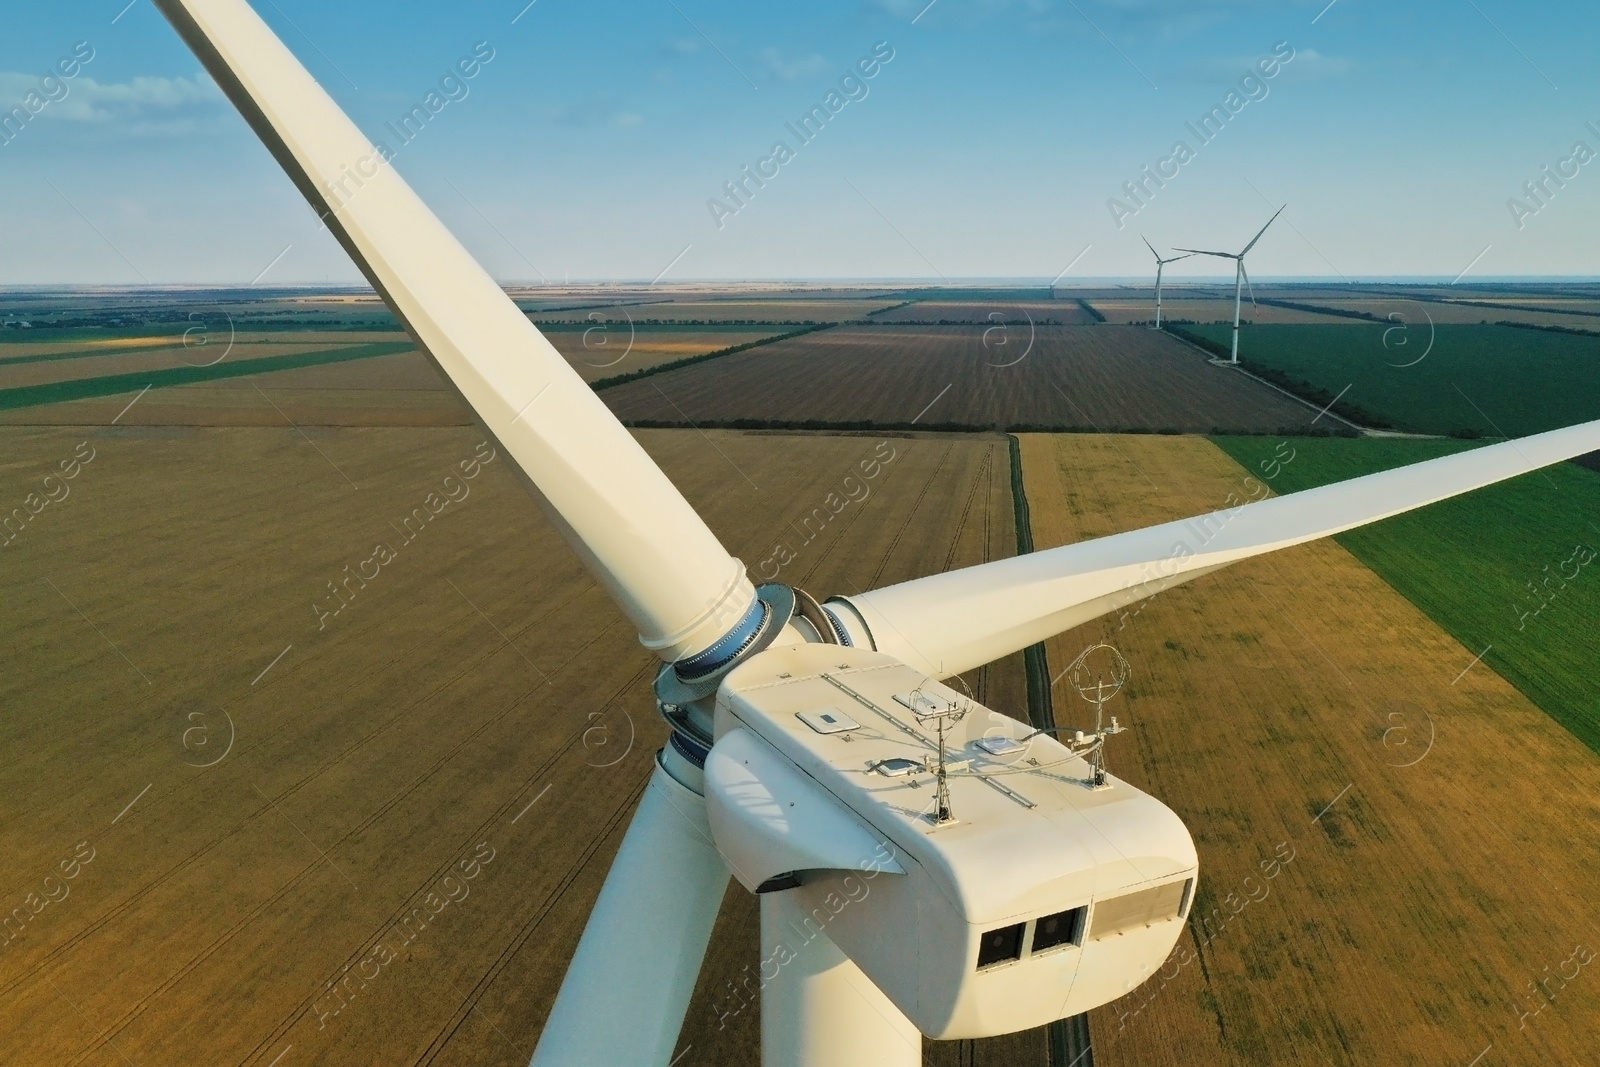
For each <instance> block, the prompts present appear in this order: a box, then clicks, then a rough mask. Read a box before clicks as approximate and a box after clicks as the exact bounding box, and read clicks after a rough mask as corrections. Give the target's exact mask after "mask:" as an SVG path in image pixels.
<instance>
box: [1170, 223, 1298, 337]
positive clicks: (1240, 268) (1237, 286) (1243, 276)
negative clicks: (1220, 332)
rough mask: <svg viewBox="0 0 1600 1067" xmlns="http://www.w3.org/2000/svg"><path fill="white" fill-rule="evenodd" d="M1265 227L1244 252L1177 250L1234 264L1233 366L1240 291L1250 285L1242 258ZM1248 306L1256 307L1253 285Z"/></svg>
mask: <svg viewBox="0 0 1600 1067" xmlns="http://www.w3.org/2000/svg"><path fill="white" fill-rule="evenodd" d="M1288 206H1289V205H1288V204H1285V205H1284V206H1283V207H1288ZM1281 214H1283V208H1282V207H1280V208H1279V209H1278V210H1277V211H1274V212H1273V213H1272V218H1270V219H1268V220H1267V226H1271V225H1272V223H1273V222H1274V221H1275V220H1276V219H1277V217H1278V216H1279V215H1281ZM1267 226H1263V227H1261V230H1260V232H1259V233H1257V234H1256V235H1255V236H1254V237H1252V238H1250V243H1249V244H1247V245H1245V246H1244V250H1243V251H1240V252H1207V251H1206V250H1205V249H1202V248H1180V249H1178V251H1179V252H1190V253H1193V254H1194V255H1197V256H1216V257H1217V258H1218V259H1231V260H1233V262H1234V272H1233V358H1232V359H1231V360H1230V362H1232V363H1234V364H1237V363H1238V362H1239V309H1240V303H1241V300H1242V295H1241V289H1242V287H1243V286H1246V285H1250V275H1249V273H1248V272H1247V271H1246V270H1245V269H1244V257H1245V255H1246V253H1248V252H1249V251H1250V250H1251V249H1252V248H1254V247H1255V246H1256V242H1257V241H1259V240H1261V234H1263V233H1266V232H1267ZM1250 304H1251V306H1252V307H1254V306H1256V287H1255V286H1253V285H1250Z"/></svg>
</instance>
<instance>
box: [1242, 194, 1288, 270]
mask: <svg viewBox="0 0 1600 1067" xmlns="http://www.w3.org/2000/svg"><path fill="white" fill-rule="evenodd" d="M1288 206H1289V205H1288V204H1285V205H1283V207H1288ZM1283 207H1280V208H1279V209H1278V210H1276V211H1274V212H1273V213H1272V218H1270V219H1268V220H1267V226H1271V225H1272V224H1273V223H1274V222H1275V221H1277V218H1278V216H1279V215H1282V214H1283ZM1267 226H1263V227H1261V232H1260V233H1258V234H1256V235H1255V236H1254V237H1252V238H1250V243H1249V244H1247V245H1245V246H1244V251H1243V252H1240V253H1239V255H1240V256H1241V257H1243V256H1244V255H1245V254H1246V253H1248V252H1249V251H1250V250H1251V249H1252V248H1254V247H1255V246H1256V242H1257V241H1259V240H1261V234H1263V233H1266V232H1267Z"/></svg>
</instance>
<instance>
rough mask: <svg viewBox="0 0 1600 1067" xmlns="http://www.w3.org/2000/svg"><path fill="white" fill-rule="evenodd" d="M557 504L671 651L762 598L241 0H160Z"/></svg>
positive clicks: (572, 535) (710, 638)
mask: <svg viewBox="0 0 1600 1067" xmlns="http://www.w3.org/2000/svg"><path fill="white" fill-rule="evenodd" d="M155 2H156V6H157V7H158V8H160V10H161V12H162V14H164V15H165V16H166V17H167V19H168V21H170V22H171V23H172V24H173V26H174V27H175V28H176V29H177V31H178V33H179V34H180V35H181V36H182V37H183V39H184V41H185V42H186V43H187V44H188V45H189V47H190V48H191V49H193V50H194V53H195V55H196V56H197V57H198V58H199V59H200V61H201V63H202V64H204V66H205V67H206V69H207V70H208V71H209V72H210V73H211V76H212V77H213V78H214V79H215V80H216V82H217V84H218V85H219V86H220V87H221V88H222V90H223V92H225V93H226V94H227V95H228V97H229V99H231V100H232V101H233V103H234V105H235V106H236V107H237V108H238V109H239V111H240V113H241V114H243V116H244V117H245V119H246V121H248V122H249V124H250V125H251V127H252V128H253V129H254V130H255V132H256V135H257V136H259V137H260V138H261V140H262V142H263V143H264V144H265V145H266V147H267V149H268V150H269V151H271V152H272V154H273V156H274V157H276V159H277V161H278V163H279V164H280V165H281V166H282V167H283V169H284V170H285V171H287V172H288V174H289V177H290V178H292V179H293V180H294V182H295V185H296V186H298V187H299V189H300V192H301V193H302V194H303V195H304V196H305V197H306V199H307V200H308V201H310V202H311V206H312V207H313V209H315V210H316V212H317V214H318V215H320V216H321V217H322V218H323V220H324V221H325V222H326V223H327V225H328V227H329V229H330V230H332V232H333V234H334V235H335V236H336V237H337V238H338V239H339V242H340V243H341V244H342V245H343V246H344V248H345V250H346V251H347V252H349V254H350V256H351V258H352V259H354V260H355V262H356V264H357V265H358V266H359V267H360V268H361V270H362V273H364V274H365V275H366V276H367V278H368V280H369V281H370V282H371V283H372V285H373V287H374V288H375V289H377V291H378V293H379V294H380V295H381V296H382V297H383V299H384V302H385V303H387V304H388V305H389V307H390V309H391V310H393V312H394V313H395V315H396V316H397V317H398V318H399V319H400V321H401V322H402V323H403V324H404V325H405V327H406V330H407V332H409V333H410V334H411V337H412V338H413V339H414V340H415V341H416V343H417V346H418V347H419V348H421V349H422V350H423V351H424V352H426V353H427V354H428V356H430V357H431V358H432V359H433V361H434V363H435V364H436V365H437V366H438V367H439V368H440V370H441V371H442V372H443V373H444V375H445V376H446V377H447V378H448V379H449V381H450V382H451V383H453V384H454V386H455V387H456V389H457V390H458V391H459V392H460V394H461V396H462V397H463V398H464V399H465V400H466V402H467V404H468V405H469V406H470V407H471V408H472V410H473V412H474V413H475V414H476V415H477V417H478V418H479V419H480V420H481V422H482V424H483V426H484V428H485V429H487V431H488V432H489V433H490V434H491V435H492V436H493V438H494V439H495V440H497V441H498V442H499V443H500V444H501V446H503V449H504V451H505V452H506V453H508V454H509V455H510V457H511V458H512V460H513V461H514V462H515V463H516V464H517V465H518V466H519V467H520V468H521V469H522V472H523V473H524V474H525V475H526V476H527V478H528V480H529V481H530V482H531V483H532V485H533V488H534V491H535V496H536V497H537V498H538V499H539V501H540V503H541V504H542V505H543V507H544V509H545V511H546V513H547V514H549V515H550V517H551V519H552V520H553V521H554V522H555V524H556V526H557V527H558V528H559V529H560V530H561V532H562V534H563V535H564V536H565V537H566V538H567V540H568V541H569V542H570V543H571V544H572V546H573V547H574V549H576V550H577V552H578V554H579V555H580V556H581V557H582V558H583V560H584V562H585V563H586V564H587V565H588V566H589V568H590V569H591V570H592V571H593V572H594V573H595V575H596V576H597V577H598V578H599V579H600V581H601V583H602V584H603V585H604V586H605V587H606V589H607V591H608V592H610V594H611V595H612V597H613V598H614V599H615V600H616V601H617V602H618V604H619V605H621V607H622V609H623V611H624V612H625V613H626V614H627V615H628V618H629V619H630V620H631V621H632V623H633V625H634V626H635V627H637V629H638V631H639V635H640V640H641V641H643V642H644V644H645V645H647V646H648V647H650V648H651V649H652V650H654V651H655V652H656V653H657V654H658V655H660V656H661V657H662V658H663V659H665V660H668V661H672V660H677V659H681V658H683V657H685V656H689V655H694V654H696V653H699V652H702V651H704V650H705V649H707V648H708V647H711V646H713V645H714V644H715V643H716V642H717V641H718V639H720V638H721V637H723V635H724V634H726V633H728V632H729V630H731V629H732V628H733V627H734V626H735V625H737V624H738V623H739V622H740V620H742V619H744V618H745V617H746V615H747V614H748V613H749V612H750V611H751V609H752V607H753V605H754V598H755V591H754V589H753V588H752V586H751V584H750V581H749V579H748V578H747V577H746V576H745V574H744V568H743V567H742V566H741V564H740V563H739V562H738V561H737V560H735V559H734V558H733V557H731V556H730V555H729V554H728V553H727V551H726V550H725V549H724V548H723V547H722V545H721V544H719V543H718V541H717V539H716V537H715V535H713V534H712V533H711V531H710V530H709V529H708V528H707V527H706V525H705V523H704V522H702V521H701V519H700V517H699V516H698V515H696V514H695V513H694V510H693V509H692V508H691V507H690V506H689V504H688V502H687V501H685V500H684V499H683V497H682V495H681V494H679V492H678V491H677V489H676V488H675V487H674V486H673V485H672V483H671V482H669V481H668V480H667V478H666V476H665V475H664V474H662V473H661V471H660V469H659V468H657V467H656V465H655V463H654V462H653V461H652V460H651V459H650V457H649V456H648V455H646V454H645V452H644V450H643V449H642V448H640V447H639V445H638V443H637V442H636V441H634V439H633V437H632V436H631V435H630V434H629V433H628V431H627V430H626V429H624V428H623V427H622V425H621V424H620V423H619V422H617V420H616V419H615V418H614V417H613V416H612V415H611V413H610V411H608V410H607V408H606V406H605V405H604V404H602V403H601V402H600V400H599V398H598V397H596V396H595V394H594V391H593V390H592V389H590V388H589V387H588V386H587V385H585V384H584V382H583V380H582V379H581V378H579V377H578V375H577V374H576V373H575V372H574V371H573V370H572V368H571V367H570V366H568V364H567V361H566V360H565V359H563V358H562V357H561V355H560V354H559V353H558V352H557V351H556V350H555V349H554V348H553V347H552V346H551V345H550V343H549V342H548V341H546V340H545V339H544V337H543V336H542V335H541V334H540V333H539V331H538V330H536V329H534V327H533V325H532V323H530V322H529V321H528V319H527V317H526V316H525V315H524V314H523V313H522V312H521V311H520V310H519V309H518V308H517V307H516V305H515V304H513V303H512V302H511V300H510V299H509V298H507V297H506V295H505V294H504V293H503V292H502V291H501V289H500V287H499V286H498V285H497V284H496V283H495V281H494V279H493V278H491V277H490V276H489V275H488V274H487V273H486V272H485V271H484V270H483V268H482V267H480V266H479V265H478V264H477V262H475V261H474V260H473V258H472V256H471V255H469V254H468V252H467V251H466V249H465V248H463V247H462V246H461V244H460V243H459V242H458V241H457V240H456V239H455V238H454V237H453V236H452V235H451V234H450V232H449V231H448V230H446V229H445V227H444V225H443V224H442V223H441V222H440V221H439V220H438V218H436V217H435V216H434V214H433V213H432V212H431V211H429V210H428V208H427V206H426V205H425V204H423V202H422V201H421V200H420V199H418V197H417V196H416V194H415V193H413V192H412V191H411V188H410V187H409V186H407V185H406V183H405V182H404V180H402V179H401V177H400V176H399V175H398V174H397V173H395V171H394V169H393V167H391V166H390V165H389V164H388V163H387V162H385V156H382V155H380V153H379V152H378V150H376V149H375V148H374V147H373V145H372V143H371V142H370V141H369V140H368V139H367V138H366V137H365V136H364V135H363V134H362V133H361V131H360V130H359V129H357V128H356V126H355V124H354V123H352V122H351V121H350V119H349V118H348V117H346V116H345V114H344V112H342V111H341V110H340V109H339V106H338V105H337V104H336V103H334V101H333V99H332V98H331V97H329V96H328V94H327V93H326V92H324V91H323V89H322V87H321V86H319V85H318V84H317V83H316V81H315V80H314V79H313V78H312V77H311V75H310V74H309V73H308V72H307V71H306V69H305V68H304V67H303V66H301V65H300V63H299V61H298V60H296V59H295V57H294V56H293V55H292V54H291V53H290V52H289V50H288V49H287V48H286V47H285V46H284V45H283V43H282V42H281V41H280V40H278V38H277V36H276V35H274V34H273V32H272V30H271V29H269V28H268V27H267V25H266V23H264V22H262V21H261V19H260V17H259V16H257V14H256V13H255V11H254V10H252V9H251V7H250V5H249V4H247V3H245V0H155Z"/></svg>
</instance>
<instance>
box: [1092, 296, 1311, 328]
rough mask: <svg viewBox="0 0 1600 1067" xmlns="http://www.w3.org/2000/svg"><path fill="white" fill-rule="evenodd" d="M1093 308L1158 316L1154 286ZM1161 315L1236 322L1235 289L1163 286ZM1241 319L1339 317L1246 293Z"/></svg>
mask: <svg viewBox="0 0 1600 1067" xmlns="http://www.w3.org/2000/svg"><path fill="white" fill-rule="evenodd" d="M1266 295H1267V294H1266V292H1265V286H1263V287H1261V288H1260V289H1258V290H1257V296H1258V297H1264V296H1266ZM1089 303H1090V304H1092V305H1094V309H1095V310H1096V311H1098V312H1100V314H1102V315H1104V316H1105V317H1106V321H1107V322H1115V323H1150V322H1154V321H1155V318H1156V296H1155V288H1154V287H1151V289H1150V290H1149V292H1147V293H1141V294H1138V295H1131V294H1124V295H1121V296H1118V297H1116V298H1114V299H1095V300H1091V301H1089ZM1161 319H1162V321H1163V322H1167V321H1187V322H1227V323H1228V324H1229V326H1230V327H1231V326H1232V324H1233V293H1232V292H1231V291H1230V292H1229V293H1228V294H1227V296H1226V297H1225V298H1224V297H1208V298H1204V299H1201V298H1197V297H1196V296H1194V295H1191V294H1190V293H1188V292H1186V291H1185V290H1184V289H1180V288H1176V287H1168V286H1162V289H1161ZM1240 320H1241V321H1245V322H1263V323H1264V322H1338V321H1339V319H1338V318H1337V317H1335V316H1332V315H1326V314H1322V313H1319V312H1314V311H1303V310H1299V309H1295V308H1281V307H1273V306H1272V305H1270V304H1259V305H1257V306H1251V304H1250V298H1249V296H1248V295H1246V297H1245V300H1244V307H1243V309H1242V311H1241V314H1240Z"/></svg>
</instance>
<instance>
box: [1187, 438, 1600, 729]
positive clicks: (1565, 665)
mask: <svg viewBox="0 0 1600 1067" xmlns="http://www.w3.org/2000/svg"><path fill="white" fill-rule="evenodd" d="M1217 444H1218V445H1219V446H1220V447H1221V448H1222V449H1223V450H1224V451H1225V452H1227V453H1228V454H1229V455H1230V456H1232V457H1233V458H1234V459H1235V460H1237V461H1238V462H1239V463H1240V464H1242V465H1244V466H1245V467H1250V468H1255V467H1258V466H1259V465H1260V464H1261V463H1263V462H1269V461H1270V460H1271V458H1272V453H1273V449H1272V448H1270V447H1263V444H1262V441H1261V439H1259V438H1248V437H1233V438H1221V439H1219V440H1218V441H1217ZM1293 447H1294V452H1295V456H1296V458H1295V460H1294V462H1293V463H1290V464H1288V465H1287V466H1283V467H1282V473H1281V475H1280V477H1279V478H1278V480H1277V482H1276V483H1275V484H1276V485H1277V487H1278V488H1279V489H1280V490H1281V491H1284V492H1292V491H1295V490H1299V489H1309V488H1311V487H1313V486H1317V485H1323V484H1326V483H1328V482H1335V481H1343V480H1344V479H1346V478H1354V477H1358V476H1360V475H1362V474H1369V473H1371V472H1373V471H1378V470H1387V469H1388V468H1390V467H1398V466H1401V465H1403V464H1406V463H1414V462H1418V461H1421V460H1424V459H1431V458H1433V457H1434V456H1439V455H1446V454H1449V453H1452V452H1459V451H1462V450H1464V449H1466V448H1468V447H1470V446H1468V445H1466V444H1465V443H1464V442H1458V441H1407V440H1396V439H1393V438H1362V439H1359V440H1340V441H1331V440H1328V441H1323V440H1318V441H1309V440H1308V441H1296V442H1295V443H1294V446H1293ZM1269 469H1271V468H1269ZM1596 517H1600V474H1597V473H1596V472H1594V471H1591V470H1586V469H1584V468H1583V467H1580V466H1578V465H1576V464H1567V463H1563V464H1560V465H1558V466H1555V467H1551V468H1549V469H1547V470H1545V471H1542V472H1540V473H1537V474H1530V475H1527V476H1526V477H1523V478H1518V479H1516V480H1515V481H1511V482H1506V483H1503V484H1501V485H1496V486H1491V487H1490V488H1488V489H1484V490H1482V491H1480V492H1477V493H1473V494H1471V495H1470V496H1466V497H1459V498H1457V499H1455V500H1447V501H1445V502H1443V503H1441V504H1435V505H1433V506H1432V507H1429V508H1425V509H1423V510H1422V511H1419V512H1414V513H1412V514H1410V515H1402V516H1399V517H1397V518H1394V519H1391V520H1389V521H1388V522H1384V523H1381V524H1379V525H1377V526H1372V527H1367V528H1365V529H1360V530H1352V531H1350V532H1349V533H1345V534H1340V535H1339V538H1338V541H1339V543H1340V544H1341V545H1343V546H1344V547H1345V548H1347V549H1348V550H1349V551H1350V552H1351V554H1353V555H1354V556H1355V557H1356V558H1357V559H1359V560H1361V562H1362V563H1364V564H1366V565H1367V566H1368V567H1370V568H1372V570H1373V571H1374V572H1376V573H1377V574H1378V575H1379V576H1380V577H1382V578H1383V579H1384V580H1385V581H1387V582H1388V583H1389V584H1390V585H1392V586H1394V588H1395V589H1397V590H1399V591H1400V592H1401V593H1402V594H1404V595H1405V596H1406V598H1407V599H1409V600H1410V601H1411V602H1412V603H1413V604H1416V605H1417V606H1418V607H1419V608H1421V609H1422V610H1423V611H1424V612H1426V613H1427V614H1428V616H1429V617H1430V618H1431V619H1433V620H1434V621H1435V622H1437V623H1438V624H1439V626H1441V627H1442V628H1443V629H1444V630H1445V631H1446V632H1448V633H1449V634H1450V635H1451V636H1452V637H1454V638H1455V639H1456V640H1458V641H1460V642H1461V644H1462V646H1463V647H1466V648H1470V649H1472V650H1473V651H1474V652H1478V651H1481V650H1483V649H1485V648H1487V649H1488V652H1487V653H1486V654H1485V655H1484V657H1483V660H1482V662H1483V663H1485V664H1488V665H1489V667H1491V668H1492V669H1493V670H1495V671H1497V672H1498V673H1499V674H1500V675H1501V676H1502V677H1504V678H1506V679H1507V680H1508V681H1510V682H1511V683H1512V684H1513V685H1515V686H1516V687H1517V688H1518V689H1519V690H1521V691H1522V692H1523V693H1524V694H1525V695H1526V696H1527V697H1528V699H1530V700H1532V701H1533V702H1534V703H1535V704H1537V705H1538V706H1539V707H1541V708H1543V709H1544V710H1545V711H1547V712H1549V713H1550V715H1551V716H1552V717H1554V718H1555V720H1556V721H1557V722H1559V723H1561V724H1562V725H1563V726H1565V727H1566V728H1567V729H1568V730H1570V731H1571V732H1572V734H1573V736H1574V737H1576V738H1578V740H1580V741H1582V742H1583V743H1584V744H1586V745H1588V746H1589V747H1590V748H1591V749H1594V750H1595V751H1596V752H1597V753H1600V684H1597V682H1596V679H1595V671H1594V664H1595V656H1594V648H1595V644H1596V641H1597V640H1600V581H1597V580H1596V578H1597V576H1596V575H1595V574H1592V573H1589V571H1590V567H1589V565H1588V564H1585V563H1584V562H1583V561H1584V560H1585V559H1589V560H1591V561H1592V560H1596V559H1600V528H1597V527H1596V525H1595V523H1596V521H1597V519H1596Z"/></svg>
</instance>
